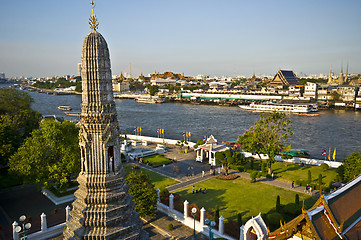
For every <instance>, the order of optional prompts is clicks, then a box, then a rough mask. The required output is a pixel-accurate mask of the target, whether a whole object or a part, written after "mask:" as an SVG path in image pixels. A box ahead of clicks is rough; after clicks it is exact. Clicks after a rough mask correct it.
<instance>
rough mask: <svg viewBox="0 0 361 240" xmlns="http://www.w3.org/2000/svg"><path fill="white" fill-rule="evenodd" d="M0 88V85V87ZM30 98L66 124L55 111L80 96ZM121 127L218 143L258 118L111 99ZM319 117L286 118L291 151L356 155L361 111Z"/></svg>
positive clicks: (219, 109) (360, 147)
mask: <svg viewBox="0 0 361 240" xmlns="http://www.w3.org/2000/svg"><path fill="white" fill-rule="evenodd" d="M0 86H1V85H0ZM28 93H29V94H30V96H31V97H32V98H33V99H34V103H33V105H32V108H33V109H34V110H36V111H39V112H40V113H41V114H43V115H56V116H58V117H63V118H64V119H67V120H72V119H76V118H75V117H69V116H66V115H65V114H64V113H63V112H62V111H60V110H58V109H57V107H58V106H59V105H69V106H71V107H72V108H73V111H74V112H80V103H81V96H78V95H55V96H54V95H47V94H42V93H36V92H28ZM115 103H116V109H117V112H118V121H119V125H120V126H121V128H127V129H133V128H134V127H135V126H140V127H141V128H142V135H147V136H153V137H156V136H157V132H156V131H157V128H163V129H164V134H165V137H166V138H171V139H182V138H183V137H182V133H183V131H189V132H191V141H196V140H198V139H203V137H204V136H209V135H211V134H213V135H214V137H215V138H216V139H217V140H218V141H219V142H221V141H229V140H237V139H238V135H240V134H242V133H243V132H244V131H245V130H246V129H248V128H249V127H250V126H252V125H253V124H254V122H255V121H256V120H257V118H258V117H259V114H258V113H253V112H249V111H243V110H241V109H240V108H239V107H225V106H212V105H191V104H180V103H164V104H146V103H137V102H135V101H134V100H129V99H123V100H120V99H115ZM319 113H320V115H319V116H315V117H310V116H298V115H288V117H289V118H290V120H291V121H292V124H291V125H292V130H293V132H294V135H293V136H291V137H290V138H289V140H288V143H289V144H291V146H292V148H301V149H307V150H309V151H310V154H311V156H312V157H313V158H318V159H322V156H321V153H322V151H323V149H327V151H328V149H329V148H331V155H332V153H333V151H334V149H335V148H337V154H336V161H343V160H344V158H345V157H346V156H347V155H349V154H351V153H352V152H354V151H361V124H360V123H361V112H355V111H350V110H326V111H320V112H319Z"/></svg>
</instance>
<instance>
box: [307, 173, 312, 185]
mask: <svg viewBox="0 0 361 240" xmlns="http://www.w3.org/2000/svg"><path fill="white" fill-rule="evenodd" d="M311 182H312V176H311V170H308V172H307V183H308V184H311Z"/></svg>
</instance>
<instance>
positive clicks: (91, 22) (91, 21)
mask: <svg viewBox="0 0 361 240" xmlns="http://www.w3.org/2000/svg"><path fill="white" fill-rule="evenodd" d="M90 4H91V5H92V15H91V16H90V18H89V25H90V28H91V29H93V30H96V29H97V28H98V26H99V23H98V19H97V18H96V16H95V14H94V8H95V2H94V1H91V2H90Z"/></svg>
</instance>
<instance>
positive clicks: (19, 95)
mask: <svg viewBox="0 0 361 240" xmlns="http://www.w3.org/2000/svg"><path fill="white" fill-rule="evenodd" d="M32 102H33V99H32V98H31V97H30V96H29V94H27V93H26V92H23V91H19V90H16V89H10V88H9V89H0V114H1V115H2V114H10V115H15V114H17V113H19V112H21V111H23V110H30V109H31V103H32Z"/></svg>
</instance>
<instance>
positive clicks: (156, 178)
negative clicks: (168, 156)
mask: <svg viewBox="0 0 361 240" xmlns="http://www.w3.org/2000/svg"><path fill="white" fill-rule="evenodd" d="M133 166H134V165H133V164H127V165H125V166H124V168H125V171H126V172H127V173H129V172H130V171H142V172H144V173H145V174H147V175H148V176H149V178H150V180H151V182H152V183H153V184H154V187H155V189H157V188H159V189H160V188H162V187H167V186H170V185H173V184H176V183H178V181H176V180H174V179H171V178H167V177H165V176H163V175H160V174H158V173H155V172H152V171H149V170H147V169H144V168H140V169H132V167H133Z"/></svg>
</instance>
